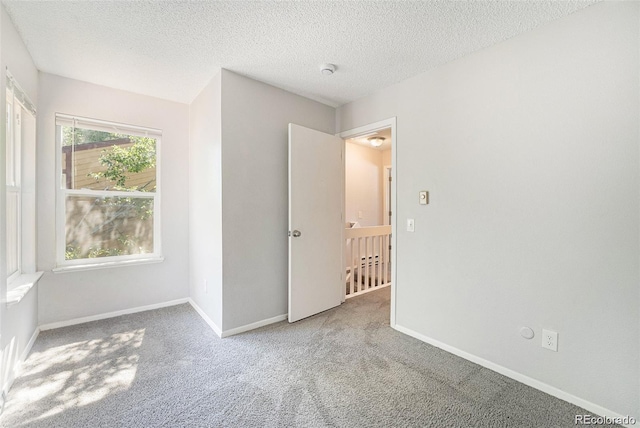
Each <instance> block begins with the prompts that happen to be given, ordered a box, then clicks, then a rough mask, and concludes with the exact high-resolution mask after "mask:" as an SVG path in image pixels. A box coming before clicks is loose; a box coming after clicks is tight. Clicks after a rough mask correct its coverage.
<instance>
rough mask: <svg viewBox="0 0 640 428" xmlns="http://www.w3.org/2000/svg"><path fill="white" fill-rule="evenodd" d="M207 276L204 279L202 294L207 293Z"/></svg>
mask: <svg viewBox="0 0 640 428" xmlns="http://www.w3.org/2000/svg"><path fill="white" fill-rule="evenodd" d="M207 285H208V284H207V278H205V279H204V294H207V293H208V292H209V289H208V288H209V287H207Z"/></svg>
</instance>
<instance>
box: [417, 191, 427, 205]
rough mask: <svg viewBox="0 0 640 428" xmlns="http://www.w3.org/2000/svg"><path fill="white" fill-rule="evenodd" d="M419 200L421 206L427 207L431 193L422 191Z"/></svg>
mask: <svg viewBox="0 0 640 428" xmlns="http://www.w3.org/2000/svg"><path fill="white" fill-rule="evenodd" d="M418 200H419V201H420V205H427V204H428V203H429V192H427V191H426V190H421V191H420V193H419V197H418Z"/></svg>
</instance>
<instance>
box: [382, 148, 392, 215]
mask: <svg viewBox="0 0 640 428" xmlns="http://www.w3.org/2000/svg"><path fill="white" fill-rule="evenodd" d="M391 151H392V152H393V149H391ZM391 155H392V156H393V153H392V154H391ZM382 168H383V171H384V172H383V174H382V176H383V183H382V193H383V198H384V199H383V202H384V203H383V206H382V210H383V211H382V214H383V215H382V218H383V220H384V224H385V225H386V224H389V225H391V219H390V218H389V211H391V201H389V193H390V192H389V187H390V186H389V177H392V179H391V185H393V176H392V173H393V168H392V167H391V165H384V166H383V167H382ZM391 193H392V194H393V192H391ZM391 213H392V215H391V217H393V211H391Z"/></svg>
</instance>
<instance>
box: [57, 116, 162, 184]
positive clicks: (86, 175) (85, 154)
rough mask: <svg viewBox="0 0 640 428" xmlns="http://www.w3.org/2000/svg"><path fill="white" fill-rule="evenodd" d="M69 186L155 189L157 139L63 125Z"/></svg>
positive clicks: (65, 176) (65, 177) (65, 180)
mask: <svg viewBox="0 0 640 428" xmlns="http://www.w3.org/2000/svg"><path fill="white" fill-rule="evenodd" d="M61 132H62V176H63V186H64V187H65V188H66V189H91V190H119V191H123V190H124V191H141V192H155V190H156V140H155V138H151V137H138V136H134V135H127V134H119V133H115V132H104V131H94V130H91V129H84V128H74V127H70V126H62V127H61Z"/></svg>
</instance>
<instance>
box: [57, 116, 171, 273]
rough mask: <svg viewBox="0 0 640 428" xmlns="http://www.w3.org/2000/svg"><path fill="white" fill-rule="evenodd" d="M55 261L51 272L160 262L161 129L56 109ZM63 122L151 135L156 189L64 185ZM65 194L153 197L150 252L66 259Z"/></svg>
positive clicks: (84, 126) (67, 124)
mask: <svg viewBox="0 0 640 428" xmlns="http://www.w3.org/2000/svg"><path fill="white" fill-rule="evenodd" d="M55 126H56V183H57V184H56V264H57V267H56V268H55V269H53V271H54V272H64V271H74V270H82V269H96V268H105V267H112V266H123V265H129V264H139V263H140V264H142V263H153V262H160V261H162V260H163V258H162V245H161V243H162V237H161V233H160V231H161V228H160V224H161V223H160V213H161V194H162V190H161V189H162V187H161V183H160V181H161V180H160V177H161V175H162V174H161V163H162V162H161V154H160V153H161V146H162V131H161V130H159V129H153V128H145V127H141V126H135V125H128V124H123V123H117V122H109V121H104V120H98V119H91V118H86V117H80V116H73V115H69V114H63V113H56V115H55ZM62 126H74V127H77V128H83V129H92V130H96V131H107V132H114V131H116V132H118V133H122V134H127V135H134V136H139V137H153V138H155V140H156V190H155V192H139V191H132V192H127V191H113V190H90V189H67V188H66V180H65V177H64V176H63V174H62ZM67 196H89V197H99V198H104V197H127V198H144V199H153V201H154V202H153V252H152V253H145V254H127V255H122V256H107V257H96V258H85V259H73V260H66V259H65V252H66V231H65V228H66V198H67Z"/></svg>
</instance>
